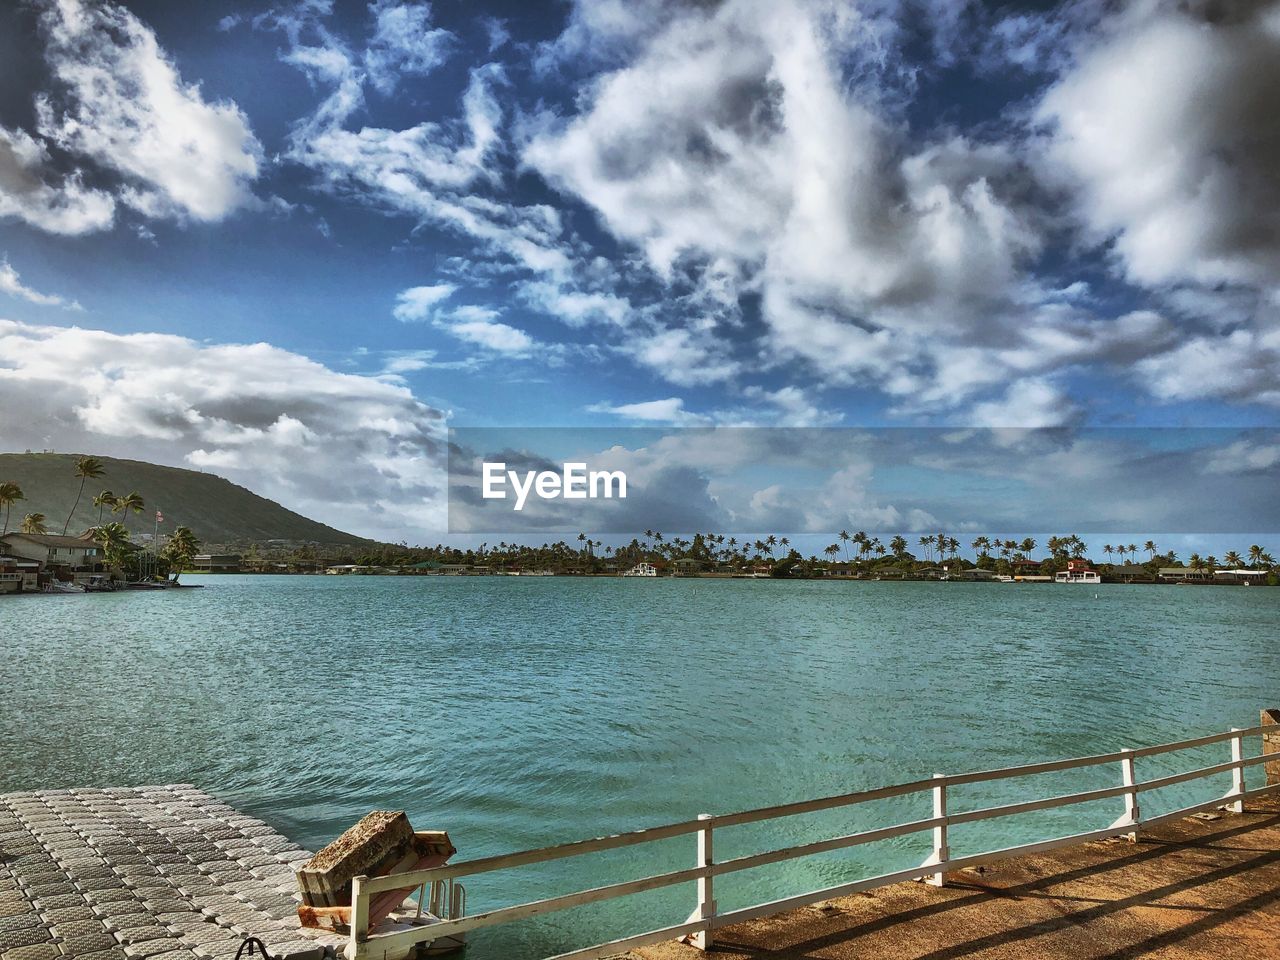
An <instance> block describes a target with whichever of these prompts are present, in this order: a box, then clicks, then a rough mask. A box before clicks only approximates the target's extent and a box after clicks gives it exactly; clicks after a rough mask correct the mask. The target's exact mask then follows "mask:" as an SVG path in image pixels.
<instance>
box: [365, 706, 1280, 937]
mask: <svg viewBox="0 0 1280 960" xmlns="http://www.w3.org/2000/svg"><path fill="white" fill-rule="evenodd" d="M1264 733H1267V734H1270V735H1272V736H1276V735H1277V734H1280V727H1278V726H1275V725H1267V726H1259V727H1252V728H1249V729H1247V730H1241V729H1234V728H1233V729H1232V730H1230V731H1228V732H1226V733H1217V734H1212V735H1210V736H1206V737H1196V738H1194V739H1191V740H1182V741H1179V742H1177V743H1166V744H1160V745H1157V746H1148V747H1140V748H1137V749H1133V750H1128V749H1125V750H1119V751H1116V752H1114V753H1105V754H1099V755H1096V756H1090V757H1076V758H1073V759H1069V760H1050V761H1045V762H1042V763H1031V764H1026V765H1023V766H1016V767H1006V768H1003V769H999V770H984V771H979V772H976V773H962V774H935V775H934V776H933V777H931V778H929V779H925V780H915V781H912V782H910V783H900V784H895V785H893V786H888V787H879V788H876V789H873V790H862V791H859V792H856V793H846V794H840V795H838V796H832V797H823V798H819V799H815V800H802V801H798V802H794V803H784V804H780V805H778V806H773V807H762V808H759V809H755V810H746V811H743V812H740V813H729V814H715V815H712V814H703V815H702V816H700V817H698V818H697V819H696V820H686V821H682V822H679V823H671V824H667V825H665V826H659V827H649V828H647V829H644V830H636V831H633V832H630V833H622V834H617V835H614V836H608V837H597V838H595V839H591V840H579V841H576V842H573V843H563V844H558V845H556V846H551V847H544V848H541V849H538V850H525V851H521V852H518V853H508V854H501V855H498V856H492V857H482V858H479V859H476V860H470V861H466V862H462V863H455V864H448V865H446V866H442V867H434V868H431V869H427V870H416V871H411V872H409V873H401V874H395V875H392V876H384V877H357V878H355V881H354V882H353V885H352V912H351V916H352V922H351V939H350V944H349V946H348V948H347V956H348V958H349V960H383V958H388V957H397V956H403V955H404V954H405V953H406V952H407V951H408V950H409V949H410V948H411V947H413V946H414V945H416V944H419V943H426V942H430V941H433V940H438V939H441V938H444V937H457V936H460V935H462V934H465V933H467V932H469V931H472V930H480V929H483V928H486V927H493V926H497V925H499V924H503V923H510V922H513V921H516V920H523V919H526V918H529V917H535V916H539V915H541V914H547V913H553V912H555V911H559V910H567V909H570V908H572V907H580V906H584V905H586V904H590V903H599V902H602V901H606V900H614V899H617V898H619V897H625V896H630V895H632V894H638V893H644V892H646V891H650V890H657V889H661V888H663V887H669V886H673V885H675V884H681V883H694V884H696V900H695V901H694V909H693V912H692V914H691V915H690V916H689V919H688V920H686V921H685V922H683V923H679V924H675V925H673V926H668V927H663V928H661V929H658V930H649V931H646V932H644V933H640V934H637V935H635V936H630V937H624V938H622V939H618V940H611V941H609V942H608V943H601V944H596V945H595V946H592V947H587V948H585V949H582V950H574V951H571V952H569V953H562V954H559V955H558V956H556V957H555V958H552V960H599V958H601V957H605V956H609V955H613V954H617V953H621V952H624V951H626V950H630V949H634V948H637V947H642V946H646V945H649V944H653V943H658V942H661V941H663V940H670V939H674V938H677V937H686V936H687V937H690V938H692V942H693V943H694V945H695V946H697V947H700V948H701V949H704V950H705V949H707V947H709V946H710V943H711V938H712V934H713V931H715V930H716V929H719V928H721V927H725V926H728V925H730V924H733V923H740V922H742V921H745V920H751V919H755V918H757V917H764V916H769V915H772V914H777V913H782V912H784V911H787V910H793V909H795V908H797V907H802V906H806V905H808V904H812V903H816V902H818V901H820V900H827V899H830V898H832V897H839V896H847V895H849V894H852V893H856V892H859V891H862V890H870V889H874V888H876V887H882V886H886V885H888V884H891V883H897V882H899V881H902V880H909V879H915V878H920V877H921V876H922V875H923V877H924V879H926V880H927V881H928V882H929V883H931V884H934V885H935V886H941V885H942V884H943V883H944V882H945V876H946V874H947V873H949V872H953V871H956V870H960V869H962V868H964V867H970V866H976V865H978V864H984V863H991V862H993V861H995V860H1000V859H1003V858H1005V857H1011V856H1015V855H1018V854H1027V853H1035V852H1039V851H1044V850H1052V849H1054V848H1056V847H1062V846H1067V845H1069V844H1076V843H1083V842H1085V841H1088V840H1095V839H1102V838H1104V837H1114V836H1118V835H1128V836H1129V837H1130V838H1136V836H1137V831H1138V830H1139V829H1140V828H1142V827H1151V826H1155V825H1156V824H1159V823H1164V822H1166V821H1169V820H1175V819H1179V818H1181V817H1186V816H1189V815H1191V814H1194V813H1199V812H1201V811H1203V810H1210V809H1213V808H1215V807H1224V806H1225V809H1227V810H1230V811H1233V812H1236V813H1239V812H1242V811H1243V809H1244V806H1243V805H1244V801H1245V800H1248V799H1250V798H1253V797H1259V796H1262V795H1264V794H1268V793H1271V792H1273V791H1277V790H1280V783H1277V784H1273V785H1271V786H1264V787H1259V788H1256V789H1253V790H1250V789H1247V787H1246V784H1245V770H1246V769H1247V768H1249V767H1252V766H1255V765H1257V764H1261V763H1268V762H1276V761H1278V760H1280V755H1278V754H1259V755H1256V756H1250V757H1246V756H1245V751H1244V741H1245V739H1246V738H1249V737H1261V736H1262V735H1263V734H1264ZM1223 742H1229V743H1230V746H1231V759H1230V760H1229V761H1226V762H1223V763H1215V764H1212V765H1210V766H1207V767H1201V768H1199V769H1195V770H1188V771H1185V772H1181V773H1175V774H1170V775H1166V776H1160V777H1156V778H1153V779H1150V780H1144V781H1140V780H1139V779H1138V778H1137V768H1136V761H1137V760H1139V759H1141V758H1143V757H1152V756H1156V755H1158V754H1165V753H1172V752H1174V751H1180V750H1190V749H1193V748H1196V747H1204V746H1209V745H1212V744H1217V743H1223ZM1107 763H1116V764H1118V765H1119V767H1120V783H1119V784H1118V785H1116V786H1113V787H1104V788H1101V789H1094V790H1084V791H1081V792H1077V793H1069V794H1064V795H1060V796H1053V797H1046V798H1043V799H1039V800H1030V801H1023V802H1020V803H1009V804H1004V805H1001V806H992V807H986V808H983V809H980V810H971V811H965V812H962V813H949V812H948V810H947V800H948V791H949V790H951V789H952V788H954V787H959V786H964V785H967V784H974V783H983V782H988V781H994V780H1006V779H1011V778H1015V777H1027V776H1032V775H1035V774H1044V773H1054V772H1058V771H1062V770H1074V769H1078V768H1082V767H1093V766H1098V765H1100V764H1107ZM1227 772H1230V773H1231V778H1232V785H1231V789H1230V790H1228V791H1227V793H1226V794H1225V795H1221V796H1217V797H1214V798H1213V799H1210V800H1207V801H1204V802H1200V803H1196V804H1193V805H1191V806H1188V807H1183V808H1181V809H1179V810H1174V811H1172V812H1170V813H1166V814H1162V815H1160V816H1158V817H1152V818H1147V819H1143V818H1142V816H1141V813H1140V806H1139V797H1140V796H1141V795H1142V794H1143V793H1146V792H1150V791H1152V790H1159V789H1163V788H1165V787H1171V786H1175V785H1177V784H1182V783H1188V782H1191V781H1193V780H1199V779H1202V778H1204V777H1211V776H1215V775H1218V774H1222V773H1227ZM913 793H930V794H932V799H933V812H932V816H930V817H928V818H926V819H922V820H913V821H910V822H907V823H898V824H892V825H889V826H884V827H879V828H877V829H874V830H863V831H860V832H858V833H851V834H847V835H844V836H836V837H830V838H828V839H825V840H817V841H811V842H808V843H802V844H799V845H796V846H790V847H784V848H781V849H776V850H767V851H764V852H762V853H754V854H750V855H747V856H740V857H735V858H732V859H727V860H721V861H719V862H717V861H716V860H715V858H714V855H713V848H712V836H713V832H714V831H715V830H718V829H724V828H726V827H734V826H741V825H743V824H749V823H760V822H762V821H766V820H775V819H778V818H781V817H792V816H797V815H799V814H806V813H817V812H819V811H824V810H834V809H838V808H842V807H848V806H852V805H855V804H860V803H867V802H870V801H875V800H886V799H890V798H894V797H901V796H905V795H908V794H913ZM1115 797H1120V798H1123V801H1122V802H1123V812H1122V813H1121V815H1120V816H1119V818H1117V819H1116V820H1115V821H1114V822H1112V823H1110V824H1108V825H1107V826H1106V827H1103V828H1101V829H1095V830H1088V831H1085V832H1083V833H1076V834H1072V835H1070V836H1064V837H1055V838H1052V839H1047V840H1040V841H1036V842H1034V843H1024V844H1020V845H1018V846H1012V847H1005V848H1002V849H996V850H988V851H986V852H985V853H979V854H973V855H969V856H963V857H952V856H951V854H950V848H949V843H948V829H949V828H950V827H953V826H957V825H960V824H965V823H975V822H979V821H983V820H991V819H994V818H997V817H1008V816H1013V815H1015V814H1021V813H1030V812H1033V811H1037V810H1049V809H1053V808H1056V807H1064V806H1069V805H1073V804H1079V803H1088V802H1091V801H1097V800H1105V799H1108V798H1115ZM924 831H930V832H931V833H932V839H933V852H932V853H931V854H930V855H929V857H928V858H927V859H926V860H925V861H924V863H922V864H920V865H918V866H914V867H910V868H907V869H904V870H895V871H893V872H891V873H884V874H879V875H877V876H872V877H865V878H862V879H859V880H854V881H852V882H848V883H842V884H839V885H837V886H834V887H826V888H824V889H821V890H815V891H812V892H810V893H804V894H799V895H797V896H791V897H786V898H784V899H781V900H774V901H771V902H769V903H762V904H758V905H756V906H752V907H745V908H742V909H738V910H732V911H729V912H726V913H720V912H718V911H717V910H716V901H715V896H714V881H715V878H716V877H720V876H724V875H726V874H729V873H735V872H737V871H741V870H749V869H752V868H754V867H763V866H766V865H768V864H774V863H781V862H784V861H787V860H794V859H796V858H799V857H807V856H813V855H814V854H819V853H826V852H829V851H832V850H841V849H846V848H849V847H855V846H860V845H863V844H868V843H874V842H876V841H880V840H889V839H892V838H894V837H901V836H905V835H908V834H913V833H920V832H924ZM688 834H696V835H697V853H696V858H695V860H694V865H693V866H692V867H690V868H689V869H686V870H675V871H671V872H667V873H659V874H655V875H653V876H648V877H642V878H640V879H637V880H628V881H624V882H621V883H612V884H609V885H607V886H601V887H594V888H591V889H587V890H580V891H577V892H574V893H568V894H562V895H559V896H554V897H548V898H546V899H544V900H536V901H531V902H528V903H521V904H517V905H515V906H509V907H502V908H500V909H496V910H490V911H487V912H485V913H477V914H473V915H471V916H461V915H460V914H461V913H463V912H465V909H464V910H450V911H449V916H451V917H452V919H445V920H443V921H441V922H438V923H436V922H432V923H428V924H424V925H420V926H418V925H411V926H409V927H408V928H405V927H400V928H399V929H396V930H393V931H389V932H381V933H379V932H377V931H375V930H370V929H369V902H370V898H371V897H373V896H375V895H377V894H379V893H384V892H386V891H389V890H401V889H406V888H411V887H415V886H421V887H422V888H423V889H422V891H421V892H420V895H419V897H420V900H421V898H422V897H425V896H429V897H430V899H431V900H432V901H434V900H436V899H437V898H438V897H439V894H438V893H436V891H437V890H439V889H442V888H441V886H440V885H442V884H449V885H452V884H453V882H454V881H456V880H458V879H459V878H461V877H468V876H474V875H475V874H479V873H488V872H492V871H495V870H510V869H513V868H517V867H523V866H529V865H532V864H542V863H549V862H551V861H555V860H563V859H565V858H567V857H577V856H583V855H585V854H591V853H600V852H603V851H606V850H616V849H619V848H623V847H634V846H638V845H640V844H646V843H652V842H655V841H659V840H667V839H670V838H672V837H679V836H685V835H688ZM428 890H430V891H431V892H430V893H428V892H427V891H428Z"/></svg>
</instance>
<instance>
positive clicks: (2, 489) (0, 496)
mask: <svg viewBox="0 0 1280 960" xmlns="http://www.w3.org/2000/svg"><path fill="white" fill-rule="evenodd" d="M25 499H27V498H26V497H24V496H23V495H22V488H21V487H20V486H18V485H17V484H16V483H14V482H13V481H12V480H6V481H4V482H3V483H0V507H4V532H3V533H0V536H3V535H4V534H5V533H8V532H9V511H10V510H12V509H13V505H14V504H15V503H17V502H18V501H19V500H25ZM1258 551H1259V552H1261V551H1262V548H1261V547H1259V548H1258Z"/></svg>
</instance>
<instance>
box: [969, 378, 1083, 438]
mask: <svg viewBox="0 0 1280 960" xmlns="http://www.w3.org/2000/svg"><path fill="white" fill-rule="evenodd" d="M1079 419H1080V410H1079V408H1078V407H1077V406H1076V405H1075V404H1074V403H1073V402H1072V401H1071V399H1070V397H1068V396H1067V394H1066V392H1065V391H1063V390H1062V389H1060V388H1059V387H1057V386H1055V385H1054V384H1053V383H1051V382H1050V381H1048V380H1044V379H1027V380H1019V381H1017V382H1015V383H1014V384H1013V385H1012V386H1010V387H1009V389H1008V390H1007V391H1006V392H1005V394H1004V396H1002V397H1000V398H999V399H998V400H991V401H988V402H986V403H979V404H976V405H975V406H974V407H973V409H972V411H970V413H969V415H968V416H967V417H966V420H968V421H969V422H970V423H972V424H973V425H974V426H977V427H1028V428H1030V427H1061V426H1065V425H1067V424H1070V423H1073V422H1076V421H1078V420H1079Z"/></svg>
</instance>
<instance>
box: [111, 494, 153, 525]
mask: <svg viewBox="0 0 1280 960" xmlns="http://www.w3.org/2000/svg"><path fill="white" fill-rule="evenodd" d="M145 506H146V503H145V502H143V499H142V496H141V494H139V493H138V491H137V490H133V491H130V492H129V493H128V494H127V495H125V496H123V497H116V502H115V505H114V506H113V507H112V508H111V512H112V513H119V514H121V515H122V516H121V519H122V520H123V521H124V522H123V524H122V526H123V527H124V529H125V533H126V534H127V533H128V531H129V511H130V510H132V511H133V512H134V513H141V512H142V509H143V507H145Z"/></svg>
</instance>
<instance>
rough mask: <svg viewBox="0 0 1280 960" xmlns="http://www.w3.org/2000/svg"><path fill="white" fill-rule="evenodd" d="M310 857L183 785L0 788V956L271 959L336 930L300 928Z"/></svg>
mask: <svg viewBox="0 0 1280 960" xmlns="http://www.w3.org/2000/svg"><path fill="white" fill-rule="evenodd" d="M310 857H311V854H310V852H308V851H306V850H303V849H301V848H300V847H299V846H298V845H297V844H295V843H293V842H292V841H291V840H288V839H286V838H285V837H283V836H281V835H280V834H278V833H276V832H275V831H274V830H273V829H272V828H271V827H269V826H267V824H265V823H263V822H262V821H261V820H257V819H255V818H253V817H249V816H245V815H244V814H242V813H240V812H239V811H237V810H236V809H235V808H233V807H230V806H228V805H227V804H225V803H223V802H221V801H220V800H217V799H216V798H214V797H212V796H210V795H209V794H207V793H203V792H202V791H200V790H197V789H196V788H195V787H193V786H191V785H189V784H177V785H170V786H156V787H135V788H123V789H106V790H42V791H38V792H26V793H10V794H3V795H0V960H61V958H69V957H76V958H83V960H148V958H155V960H232V958H234V957H235V955H236V951H237V950H238V949H239V948H240V946H241V944H242V943H243V942H244V940H245V938H247V937H251V936H252V937H258V938H259V939H260V940H262V942H263V943H265V944H266V946H267V949H268V950H269V951H270V953H271V955H272V956H273V957H276V958H279V960H327V958H332V957H335V956H337V955H339V954H341V952H342V949H343V948H344V947H345V946H346V943H347V938H346V937H343V936H338V935H336V934H328V933H322V932H320V931H316V930H307V929H303V928H302V927H301V926H300V925H299V923H298V916H297V906H298V901H297V898H296V896H295V892H296V889H297V883H296V880H295V877H294V871H295V869H296V868H297V867H298V866H300V865H301V864H302V863H303V862H305V861H306V860H308V859H310Z"/></svg>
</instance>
